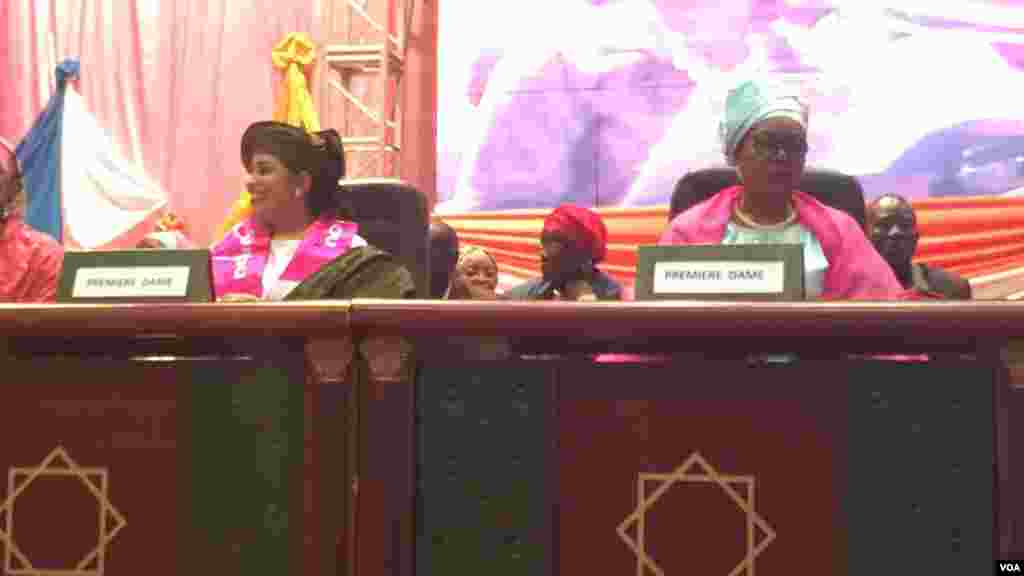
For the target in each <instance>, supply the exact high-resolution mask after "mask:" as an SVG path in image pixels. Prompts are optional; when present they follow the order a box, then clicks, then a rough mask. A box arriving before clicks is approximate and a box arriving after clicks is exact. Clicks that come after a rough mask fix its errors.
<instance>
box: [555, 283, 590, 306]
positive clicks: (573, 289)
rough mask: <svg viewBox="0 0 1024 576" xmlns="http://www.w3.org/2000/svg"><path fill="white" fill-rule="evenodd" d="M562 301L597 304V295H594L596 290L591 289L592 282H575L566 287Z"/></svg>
mask: <svg viewBox="0 0 1024 576" xmlns="http://www.w3.org/2000/svg"><path fill="white" fill-rule="evenodd" d="M562 299H563V300H571V301H575V302H597V295H596V294H594V289H593V288H591V287H590V282H587V281H586V280H575V281H573V282H570V283H568V284H566V285H565V292H564V293H563V295H562Z"/></svg>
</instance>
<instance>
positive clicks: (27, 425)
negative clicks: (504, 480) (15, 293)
mask: <svg viewBox="0 0 1024 576" xmlns="http://www.w3.org/2000/svg"><path fill="white" fill-rule="evenodd" d="M348 334H349V329H348V304H347V303H344V302H343V303H328V304H316V305H305V304H283V305H282V304H275V305H266V304H246V305H161V306H132V305H121V306H93V305H89V306H85V305H78V306H34V307H13V306H0V338H3V339H4V340H0V374H3V376H2V377H0V380H2V382H3V400H2V402H0V434H3V437H4V439H5V442H4V444H3V448H2V449H0V470H3V471H4V472H8V471H10V472H8V473H10V474H15V473H16V474H17V475H16V476H12V477H11V479H10V480H9V482H7V483H5V485H4V486H3V487H2V492H0V494H2V496H0V505H2V506H4V508H3V509H2V511H0V512H2V513H0V517H3V516H4V514H5V513H7V512H8V511H10V512H11V514H10V515H9V516H6V520H5V521H4V522H3V523H2V524H0V548H2V549H3V550H4V554H5V555H6V562H7V563H6V567H7V568H6V569H5V570H4V571H3V572H2V573H5V574H6V573H8V571H9V569H11V568H15V569H22V570H27V572H21V573H23V574H25V573H35V572H32V570H36V571H38V570H43V569H49V570H54V569H75V568H77V569H79V570H82V569H85V570H89V569H92V570H94V572H91V573H93V574H113V575H135V574H152V575H160V574H167V575H177V574H187V573H192V574H207V573H217V574H265V573H275V574H339V573H344V572H345V571H346V569H347V564H349V563H351V562H352V561H353V554H351V550H354V548H355V534H354V531H351V530H348V529H347V526H348V525H349V524H351V521H352V518H353V517H354V508H353V507H352V506H351V497H350V494H351V491H350V489H349V487H350V486H351V484H352V479H353V477H354V470H355V467H356V463H355V462H354V461H353V460H352V459H351V458H353V457H354V456H355V455H356V454H358V451H356V450H354V449H353V446H350V443H353V442H354V438H355V431H354V430H353V429H352V428H351V426H353V425H354V421H353V420H350V419H349V418H348V416H349V414H350V413H354V412H355V410H354V407H353V404H352V403H353V402H354V399H355V396H354V394H353V387H352V381H351V377H352V375H353V374H354V373H355V369H353V368H351V366H350V365H352V364H358V359H355V361H353V357H352V355H353V353H354V352H353V348H352V347H351V346H349V347H348V348H347V351H348V353H349V356H348V357H346V355H345V351H346V346H344V342H342V343H339V342H337V341H336V339H338V338H346V337H347V336H348ZM311 339H313V340H314V342H312V343H311V342H310V340H311ZM323 339H335V340H334V341H325V340H323ZM349 344H351V342H349ZM324 355H327V356H329V357H330V358H329V361H326V362H325V361H322V358H321V357H322V356H324ZM356 355H357V354H356ZM76 471H81V474H78V473H77V472H76ZM6 475H7V474H5V476H6ZM90 483H91V484H90ZM22 487H24V490H23V491H19V490H20V489H21V488H22ZM97 502H101V503H102V505H98V504H97ZM12 518H13V527H12V524H11V519H12ZM98 519H99V522H104V521H106V525H105V527H104V526H101V525H100V524H99V523H98V522H97V520H98ZM94 550H95V551H97V554H92V555H91V556H90V554H91V552H92V551H94ZM81 573H82V574H86V573H90V572H81Z"/></svg>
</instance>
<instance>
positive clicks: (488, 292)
mask: <svg viewBox="0 0 1024 576" xmlns="http://www.w3.org/2000/svg"><path fill="white" fill-rule="evenodd" d="M497 288H498V262H497V260H495V259H494V256H491V253H490V252H488V251H487V250H484V249H483V248H480V247H479V246H465V247H463V248H462V249H460V250H459V259H458V261H456V263H455V271H454V272H453V273H452V281H451V284H450V285H449V286H448V290H447V291H446V292H445V298H446V299H448V300H481V301H494V300H498V299H500V297H499V296H498V294H497V292H496V290H497ZM509 346H510V343H509V339H508V338H506V337H504V336H479V335H474V336H449V337H448V338H447V339H446V341H445V342H444V343H443V345H442V346H441V347H438V346H436V345H435V346H431V347H430V350H431V351H432V352H433V353H434V354H436V355H440V356H446V357H449V358H460V359H462V360H501V359H504V358H508V356H509V353H510V352H509V350H510V349H509Z"/></svg>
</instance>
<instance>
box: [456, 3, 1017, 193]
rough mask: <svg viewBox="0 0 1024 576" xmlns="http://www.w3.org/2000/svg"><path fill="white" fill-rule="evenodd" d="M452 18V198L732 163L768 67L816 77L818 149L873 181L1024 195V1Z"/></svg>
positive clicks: (463, 12)
mask: <svg viewBox="0 0 1024 576" xmlns="http://www.w3.org/2000/svg"><path fill="white" fill-rule="evenodd" d="M872 4H874V5H875V6H871V5H872ZM880 4H884V5H885V6H886V7H885V8H880V7H878V5H880ZM440 18H441V22H440V35H439V37H440V40H439V44H440V45H439V50H440V85H439V110H438V140H439V141H438V200H439V201H441V204H440V205H439V206H438V211H439V212H442V213H444V212H455V211H472V210H496V209H512V208H543V207H550V206H554V205H556V204H557V203H559V202H562V201H572V202H577V203H579V204H582V205H590V206H644V205H651V204H660V203H666V202H668V199H669V196H670V195H671V192H672V188H673V186H674V184H675V182H676V180H678V179H679V178H680V177H681V176H682V175H683V174H685V173H686V172H687V171H689V170H693V169H698V168H703V167H708V166H715V165H722V164H723V163H724V159H723V157H722V153H721V146H720V144H719V142H718V139H717V134H718V129H717V128H718V121H719V118H720V116H721V111H722V103H723V101H724V98H725V95H726V93H727V91H728V89H729V88H730V87H732V86H733V85H735V84H736V83H738V82H739V81H740V80H742V79H745V78H749V77H751V76H753V75H755V74H779V75H784V76H785V78H786V79H787V81H792V82H794V83H797V84H798V85H799V86H800V87H801V90H802V91H803V92H804V94H805V95H806V98H807V101H808V103H809V105H810V107H811V121H810V144H811V152H810V153H809V155H808V164H809V165H811V166H817V167H822V168H830V169H836V170H841V171H843V172H847V173H850V174H854V175H857V176H858V177H860V178H861V182H862V183H863V184H864V187H865V189H866V192H867V194H868V196H869V197H873V196H877V195H878V194H881V193H883V192H888V191H894V192H899V193H902V194H904V195H907V196H911V197H918V198H919V197H926V196H932V197H935V196H965V195H983V194H998V195H1003V194H1018V193H1021V194H1024V103H1022V101H1021V98H1022V95H1024V0H958V1H957V2H935V1H934V0H902V1H901V0H891V1H889V2H882V3H875V2H868V1H865V0H786V1H783V0H730V1H727V2H723V1H721V0H601V1H597V0H520V1H518V2H514V3H507V2H466V3H463V2H458V3H451V2H449V3H443V4H442V5H441V12H440Z"/></svg>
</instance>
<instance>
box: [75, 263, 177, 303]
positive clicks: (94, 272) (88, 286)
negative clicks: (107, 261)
mask: <svg viewBox="0 0 1024 576" xmlns="http://www.w3.org/2000/svg"><path fill="white" fill-rule="evenodd" d="M188 277H189V267H188V266H138V267H131V268H129V267H118V268H106V267H104V268H79V269H78V270H77V271H76V273H75V282H74V285H73V287H72V290H71V296H72V297H73V298H184V297H185V296H186V295H187V294H188Z"/></svg>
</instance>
